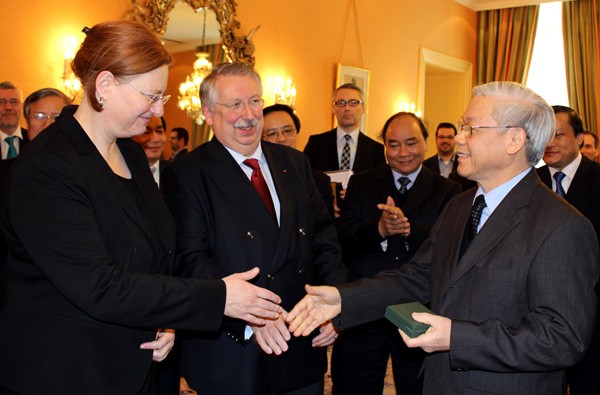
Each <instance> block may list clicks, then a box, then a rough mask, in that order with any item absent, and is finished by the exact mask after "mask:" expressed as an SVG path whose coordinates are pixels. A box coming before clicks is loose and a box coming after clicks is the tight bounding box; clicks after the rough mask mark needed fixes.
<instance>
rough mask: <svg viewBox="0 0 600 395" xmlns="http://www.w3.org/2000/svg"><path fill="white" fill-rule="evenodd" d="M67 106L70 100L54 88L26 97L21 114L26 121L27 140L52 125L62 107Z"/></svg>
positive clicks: (40, 90)
mask: <svg viewBox="0 0 600 395" xmlns="http://www.w3.org/2000/svg"><path fill="white" fill-rule="evenodd" d="M69 104H71V100H70V99H69V98H68V97H67V96H66V95H65V94H64V93H62V92H61V91H59V90H58V89H54V88H42V89H39V90H37V91H35V92H33V93H32V94H31V95H29V96H27V99H25V102H24V103H23V114H24V115H25V119H26V120H27V136H28V137H29V140H33V139H34V138H35V137H36V136H37V135H38V134H40V132H41V131H42V130H44V129H46V128H47V127H48V126H49V125H51V124H52V123H54V120H55V119H56V117H58V115H59V114H60V112H61V111H62V109H63V107H64V106H68V105H69Z"/></svg>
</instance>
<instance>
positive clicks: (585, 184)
mask: <svg viewBox="0 0 600 395" xmlns="http://www.w3.org/2000/svg"><path fill="white" fill-rule="evenodd" d="M537 172H538V175H539V176H540V179H541V180H542V182H543V183H544V184H546V186H547V187H548V188H550V189H552V178H551V177H550V169H548V166H547V165H546V166H542V167H540V168H538V169H537ZM565 200H566V201H567V202H569V203H570V204H572V205H573V206H574V207H575V208H576V209H577V210H579V211H580V212H581V213H582V214H583V215H584V216H585V217H586V218H587V219H589V220H590V221H591V222H592V224H593V225H594V229H595V230H596V234H598V235H600V164H599V163H596V162H592V161H591V160H589V159H588V158H586V157H585V156H583V155H582V157H581V163H580V164H579V167H578V168H577V171H576V172H575V177H573V181H572V182H571V186H570V187H569V190H568V191H567V194H566V196H565Z"/></svg>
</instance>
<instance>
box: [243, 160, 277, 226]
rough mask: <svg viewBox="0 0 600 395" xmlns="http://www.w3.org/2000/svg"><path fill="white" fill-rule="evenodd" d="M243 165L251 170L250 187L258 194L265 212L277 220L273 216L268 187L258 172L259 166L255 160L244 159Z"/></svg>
mask: <svg viewBox="0 0 600 395" xmlns="http://www.w3.org/2000/svg"><path fill="white" fill-rule="evenodd" d="M244 164H245V165H246V166H248V167H250V168H251V169H252V175H251V176H250V181H251V182H252V186H253V187H254V189H256V192H258V195H259V196H260V198H261V199H262V201H263V202H264V203H265V206H267V210H269V212H270V213H271V215H272V216H273V218H274V219H277V216H276V215H275V206H273V199H272V198H271V192H269V187H268V186H267V183H266V182H265V178H264V177H263V175H262V172H261V171H260V165H259V164H258V160H257V159H246V160H245V161H244Z"/></svg>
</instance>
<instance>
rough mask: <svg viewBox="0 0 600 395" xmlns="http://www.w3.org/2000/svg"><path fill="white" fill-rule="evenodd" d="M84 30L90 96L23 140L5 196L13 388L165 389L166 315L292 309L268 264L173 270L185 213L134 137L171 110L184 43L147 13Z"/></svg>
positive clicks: (5, 380) (2, 335)
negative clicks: (168, 41) (177, 222)
mask: <svg viewBox="0 0 600 395" xmlns="http://www.w3.org/2000/svg"><path fill="white" fill-rule="evenodd" d="M84 31H85V33H86V34H87V37H86V39H85V41H84V43H83V44H82V46H81V48H80V50H79V52H78V53H77V56H76V57H75V59H74V61H73V70H74V72H75V73H76V74H77V76H78V77H79V78H80V79H81V81H82V84H83V86H84V97H83V99H82V102H81V105H80V106H79V107H78V108H65V109H64V110H63V112H62V113H61V115H60V116H59V117H58V118H57V119H56V122H55V123H54V124H53V125H51V126H50V127H48V128H47V129H46V130H45V131H44V132H42V133H41V134H40V135H39V136H38V137H37V138H36V139H35V140H34V141H33V142H32V143H31V144H30V145H29V146H28V149H26V150H23V152H22V154H21V155H20V156H19V159H18V161H17V162H16V163H15V166H14V167H13V170H12V173H11V179H10V181H9V182H10V185H9V187H8V188H9V189H8V194H7V195H6V199H7V200H6V203H5V205H4V207H3V210H2V227H3V229H4V231H5V234H6V237H7V242H8V246H9V256H8V289H7V296H6V302H5V306H4V310H3V311H2V312H0V345H1V347H0V394H3V393H18V394H69V393H70V394H75V393H86V394H137V393H152V392H153V384H152V383H153V377H152V376H153V375H152V369H151V365H152V361H153V360H154V361H160V360H162V359H164V358H165V357H166V355H167V353H168V352H169V350H170V349H171V347H172V345H173V339H174V335H173V333H171V332H170V331H164V330H161V329H157V328H176V329H177V328H184V329H196V330H204V331H216V330H217V329H218V328H219V326H220V325H221V320H222V318H223V315H228V316H231V317H236V318H242V319H245V320H247V321H249V322H255V323H259V324H260V323H262V322H264V321H263V320H262V318H261V317H271V318H276V317H277V314H278V313H279V312H280V308H279V306H278V305H277V304H276V303H279V302H280V300H279V298H278V297H277V295H275V294H273V293H271V292H270V291H267V290H264V289H261V288H258V287H255V286H253V285H250V284H249V283H247V282H246V281H244V280H249V279H251V278H253V277H254V276H255V275H256V274H257V273H258V269H254V270H252V271H249V272H246V273H238V274H234V275H233V276H229V277H226V278H225V279H223V280H197V279H179V278H173V277H168V276H165V275H166V274H170V273H171V269H172V266H173V261H174V254H173V251H174V247H175V240H174V234H175V232H174V224H173V220H172V218H171V216H170V214H169V212H168V210H167V209H166V207H165V206H164V205H163V203H162V200H161V198H160V196H159V193H158V190H157V188H156V184H155V183H154V180H153V179H152V175H151V173H150V170H149V168H148V163H147V160H146V158H145V156H144V153H143V151H142V150H141V149H140V148H139V146H138V145H137V144H135V143H133V142H131V141H130V140H129V137H131V136H133V135H136V134H139V133H142V132H143V131H144V130H145V126H146V123H147V122H148V119H149V118H150V117H151V116H152V115H157V116H161V115H162V113H163V104H164V103H166V101H167V100H168V99H169V96H163V92H164V90H165V88H166V84H167V75H168V65H169V64H170V62H171V56H170V55H169V53H168V52H167V51H166V50H165V49H164V47H163V45H162V44H161V42H160V40H159V39H158V38H157V37H156V36H155V35H154V34H153V33H152V32H151V31H150V30H149V29H148V28H146V27H144V26H143V25H142V24H139V23H137V22H131V21H118V22H107V23H102V24H99V25H96V26H94V27H93V28H92V29H84ZM245 300H248V301H249V302H245ZM273 302H274V303H273Z"/></svg>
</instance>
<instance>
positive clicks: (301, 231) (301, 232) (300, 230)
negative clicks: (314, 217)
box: [298, 228, 306, 236]
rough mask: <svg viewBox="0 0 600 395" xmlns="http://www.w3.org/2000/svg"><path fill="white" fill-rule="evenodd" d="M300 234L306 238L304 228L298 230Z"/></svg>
mask: <svg viewBox="0 0 600 395" xmlns="http://www.w3.org/2000/svg"><path fill="white" fill-rule="evenodd" d="M298 234H300V235H301V236H306V229H304V228H300V229H298Z"/></svg>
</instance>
